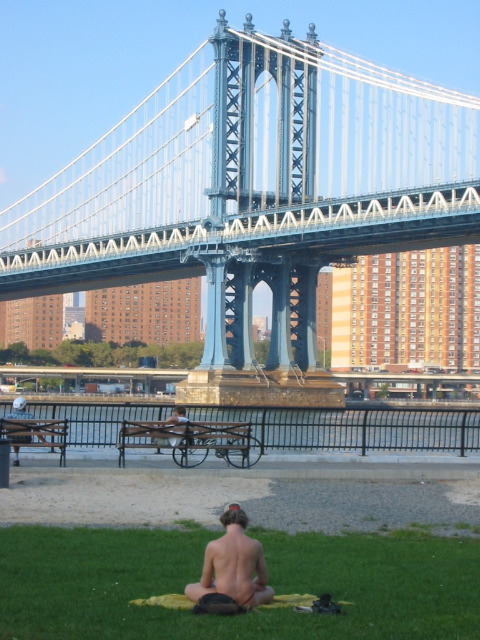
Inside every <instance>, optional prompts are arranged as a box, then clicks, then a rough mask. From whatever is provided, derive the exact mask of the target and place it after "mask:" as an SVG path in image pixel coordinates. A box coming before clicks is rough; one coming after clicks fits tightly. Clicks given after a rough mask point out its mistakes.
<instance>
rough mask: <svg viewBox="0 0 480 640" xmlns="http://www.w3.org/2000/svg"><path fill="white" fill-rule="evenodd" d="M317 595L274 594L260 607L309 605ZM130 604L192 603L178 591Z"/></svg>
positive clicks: (181, 606)
mask: <svg viewBox="0 0 480 640" xmlns="http://www.w3.org/2000/svg"><path fill="white" fill-rule="evenodd" d="M317 599H318V597H317V596H312V595H311V594H309V593H305V594H304V595H303V596H301V595H299V594H298V593H292V594H290V595H282V596H275V598H274V599H273V602H271V603H270V604H263V605H261V608H266V609H278V608H283V607H298V606H301V607H311V606H312V603H313V601H314V600H317ZM130 604H135V605H137V606H139V607H141V606H145V605H146V606H148V607H156V606H160V607H166V608H167V609H192V608H193V606H194V603H193V602H192V601H191V600H188V599H187V597H186V596H184V595H180V594H179V593H168V594H166V595H164V596H152V597H151V598H147V599H146V600H142V599H140V600H130Z"/></svg>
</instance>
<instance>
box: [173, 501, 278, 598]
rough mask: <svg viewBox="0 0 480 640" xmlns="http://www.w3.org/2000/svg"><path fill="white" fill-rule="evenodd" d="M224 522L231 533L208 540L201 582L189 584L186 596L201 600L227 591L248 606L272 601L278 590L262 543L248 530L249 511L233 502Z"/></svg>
mask: <svg viewBox="0 0 480 640" xmlns="http://www.w3.org/2000/svg"><path fill="white" fill-rule="evenodd" d="M220 522H221V523H222V525H223V526H224V527H225V529H226V531H227V532H226V534H225V535H224V536H222V537H221V538H219V539H218V540H212V542H209V543H208V545H207V548H206V549H205V559H204V563H203V571H202V577H201V579H200V582H196V583H194V584H188V585H187V586H186V587H185V595H186V596H187V598H189V599H190V600H192V601H193V602H198V601H199V599H200V598H201V597H202V596H203V595H205V594H206V593H224V594H225V595H227V596H230V597H231V598H233V599H234V600H236V602H238V604H240V605H242V606H243V607H245V608H246V609H252V608H253V607H257V606H258V605H260V604H268V603H269V602H271V601H272V600H273V597H274V595H275V592H274V590H273V589H272V587H269V586H268V585H267V579H268V574H267V565H266V563H265V558H264V555H263V548H262V545H261V544H260V542H258V540H253V539H252V538H249V537H248V536H247V535H246V533H245V529H246V528H247V526H248V517H247V515H246V513H245V512H244V511H243V510H242V509H241V508H240V505H238V504H236V503H234V504H230V505H229V506H228V507H227V508H226V510H225V512H224V513H223V515H222V516H221V518H220Z"/></svg>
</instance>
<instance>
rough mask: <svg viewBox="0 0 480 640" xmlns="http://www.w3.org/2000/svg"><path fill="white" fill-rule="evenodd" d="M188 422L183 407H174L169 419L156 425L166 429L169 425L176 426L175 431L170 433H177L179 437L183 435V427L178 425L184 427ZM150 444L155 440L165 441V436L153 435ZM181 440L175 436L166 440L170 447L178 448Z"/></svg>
mask: <svg viewBox="0 0 480 640" xmlns="http://www.w3.org/2000/svg"><path fill="white" fill-rule="evenodd" d="M187 422H188V418H187V410H186V408H185V407H174V409H173V413H172V415H171V416H170V418H167V420H164V421H163V422H160V423H158V424H159V425H161V426H164V427H168V426H169V425H173V426H177V429H172V433H178V434H179V435H180V436H181V435H182V434H184V433H185V427H184V426H183V427H182V426H180V425H185V424H187ZM151 439H152V442H155V440H162V439H165V434H160V435H155V434H154V433H153V434H152V436H151ZM182 439H183V438H176V437H175V436H171V437H169V438H168V441H169V443H170V446H171V447H178V445H179V444H180V442H181V441H182Z"/></svg>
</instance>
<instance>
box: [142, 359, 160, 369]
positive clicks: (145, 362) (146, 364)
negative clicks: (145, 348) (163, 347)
mask: <svg viewBox="0 0 480 640" xmlns="http://www.w3.org/2000/svg"><path fill="white" fill-rule="evenodd" d="M138 368H139V369H156V368H157V358H156V357H155V356H143V357H142V358H139V359H138Z"/></svg>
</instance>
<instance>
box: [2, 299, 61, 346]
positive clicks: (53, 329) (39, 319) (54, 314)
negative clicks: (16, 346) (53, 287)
mask: <svg viewBox="0 0 480 640" xmlns="http://www.w3.org/2000/svg"><path fill="white" fill-rule="evenodd" d="M4 305H5V306H4V317H5V325H4V340H2V342H3V343H4V344H5V346H8V345H9V344H13V343H14V342H24V343H25V344H26V345H27V347H28V349H29V350H30V351H32V350H35V349H55V348H56V347H58V345H59V344H60V343H61V342H62V340H63V335H62V334H63V295H61V294H56V295H50V296H39V297H37V298H23V299H20V300H11V301H8V302H5V303H4Z"/></svg>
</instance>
